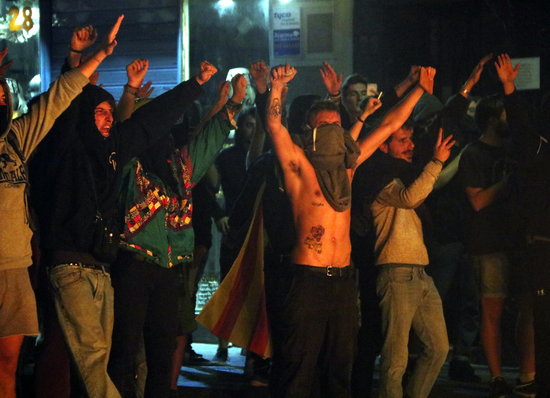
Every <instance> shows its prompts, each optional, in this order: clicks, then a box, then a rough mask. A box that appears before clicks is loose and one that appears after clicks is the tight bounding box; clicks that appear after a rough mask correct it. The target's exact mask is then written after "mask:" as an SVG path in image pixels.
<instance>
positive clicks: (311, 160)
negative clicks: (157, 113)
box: [267, 65, 435, 398]
mask: <svg viewBox="0 0 550 398" xmlns="http://www.w3.org/2000/svg"><path fill="white" fill-rule="evenodd" d="M295 75H296V69H295V68H293V67H291V66H290V65H284V66H278V67H276V68H274V69H273V70H272V72H271V85H272V86H271V93H270V97H269V101H268V109H267V130H268V132H269V134H270V136H271V138H272V140H273V145H274V148H275V152H276V154H277V157H278V159H279V162H280V165H281V168H282V170H283V174H284V181H285V186H286V190H287V194H288V195H289V198H290V201H291V204H292V210H293V216H294V224H295V227H296V231H297V241H296V245H295V248H294V252H293V254H292V262H293V263H294V264H295V267H294V269H293V280H292V285H291V287H290V291H289V292H288V296H287V298H286V300H285V303H284V309H283V314H282V319H283V321H282V322H283V323H284V325H281V329H282V330H284V331H285V332H284V336H283V338H282V339H281V341H276V342H273V344H274V355H273V361H274V363H273V371H272V382H271V383H270V385H271V388H272V395H273V396H275V397H300V398H303V397H308V396H310V395H315V394H316V393H318V392H320V391H322V393H323V395H326V396H329V397H348V396H350V395H351V391H350V383H349V381H350V380H349V379H350V374H351V365H352V359H353V353H354V347H355V341H356V332H357V323H358V312H357V290H356V287H355V280H354V277H355V272H354V270H353V268H352V266H351V259H350V255H351V244H350V239H349V230H350V203H351V186H350V183H351V179H352V177H353V173H354V171H355V169H356V168H357V167H358V166H359V165H360V164H361V163H362V162H363V161H365V159H367V158H368V157H369V156H370V155H371V154H372V153H373V152H374V151H375V150H376V148H377V147H378V146H380V145H381V144H382V143H383V142H384V141H385V140H386V138H388V137H389V136H390V134H392V133H393V132H394V131H396V130H397V129H399V128H400V127H401V126H402V125H403V123H404V122H405V121H406V120H407V118H408V117H409V116H410V114H411V112H412V109H413V107H414V105H415V104H416V102H417V101H418V100H419V98H420V97H421V96H422V94H423V93H424V91H427V92H430V93H431V91H432V89H433V78H434V76H435V69H433V68H422V69H421V74H420V75H421V76H420V82H419V85H418V86H416V87H415V88H413V89H412V90H411V91H410V92H409V94H408V95H407V96H406V97H405V98H404V99H403V101H401V102H400V103H399V104H397V105H396V106H395V107H394V108H392V109H391V110H390V111H389V112H388V113H387V114H386V116H385V117H384V118H383V119H382V121H381V122H380V124H379V125H378V127H377V128H375V129H374V130H373V131H372V132H371V133H370V134H369V135H368V136H367V137H365V138H364V139H362V140H360V141H357V142H355V140H356V139H357V137H358V135H359V132H360V130H361V125H362V123H364V120H365V119H364V118H365V117H366V116H368V115H369V114H370V113H372V112H374V111H375V110H376V109H378V108H379V107H380V105H381V104H380V103H379V101H377V100H375V99H371V101H370V107H367V109H366V111H365V113H363V115H362V116H361V118H358V121H357V122H356V124H355V125H354V127H353V128H352V130H351V131H350V133H347V132H345V131H344V130H343V129H342V128H341V119H340V114H339V112H338V108H337V107H336V106H335V105H334V104H332V103H330V102H325V101H322V102H319V103H316V104H314V105H313V106H312V108H311V109H310V110H309V112H308V115H307V118H306V120H307V121H308V124H309V126H310V127H311V129H312V130H311V131H308V132H306V133H305V134H304V135H303V136H302V137H300V138H299V139H297V140H296V142H294V141H293V140H292V139H291V137H290V135H289V133H288V131H287V129H286V128H285V127H284V125H283V124H282V123H281V114H282V106H283V105H282V99H281V98H282V95H281V93H282V91H283V89H284V87H285V86H286V84H287V83H288V82H289V81H291V80H292V79H293V78H294V76H295ZM316 377H317V378H318V379H317V380H316V379H315V378H316Z"/></svg>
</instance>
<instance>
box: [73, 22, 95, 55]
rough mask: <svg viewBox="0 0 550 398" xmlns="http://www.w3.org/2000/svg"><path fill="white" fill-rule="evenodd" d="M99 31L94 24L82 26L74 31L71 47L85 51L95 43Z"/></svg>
mask: <svg viewBox="0 0 550 398" xmlns="http://www.w3.org/2000/svg"><path fill="white" fill-rule="evenodd" d="M96 39H97V31H96V30H95V28H94V27H93V26H92V25H87V26H82V27H79V28H76V29H75V30H74V31H73V35H72V37H71V49H73V50H77V51H83V50H85V49H87V48H88V47H90V46H91V45H92V44H94V43H95V41H96Z"/></svg>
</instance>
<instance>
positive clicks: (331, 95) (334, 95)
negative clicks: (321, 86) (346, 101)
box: [328, 90, 342, 98]
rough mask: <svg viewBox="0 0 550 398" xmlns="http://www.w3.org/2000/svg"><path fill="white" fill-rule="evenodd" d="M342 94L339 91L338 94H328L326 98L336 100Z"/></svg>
mask: <svg viewBox="0 0 550 398" xmlns="http://www.w3.org/2000/svg"><path fill="white" fill-rule="evenodd" d="M341 94H342V93H341V92H340V90H338V92H337V93H336V94H331V93H328V96H329V97H330V98H338V97H339V96H340V95H341Z"/></svg>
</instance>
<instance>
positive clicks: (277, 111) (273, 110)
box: [269, 98, 282, 117]
mask: <svg viewBox="0 0 550 398" xmlns="http://www.w3.org/2000/svg"><path fill="white" fill-rule="evenodd" d="M281 113H282V112H281V101H280V100H279V98H273V103H272V104H271V106H270V107H269V116H271V117H278V116H281Z"/></svg>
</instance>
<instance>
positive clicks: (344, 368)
mask: <svg viewBox="0 0 550 398" xmlns="http://www.w3.org/2000/svg"><path fill="white" fill-rule="evenodd" d="M280 315H281V317H280V324H279V325H278V326H279V328H278V332H279V333H278V334H279V337H280V338H279V339H278V341H277V342H276V343H275V342H274V350H273V368H272V380H271V383H270V388H271V396H272V397H277V398H280V397H299V398H307V397H311V396H317V395H320V396H326V397H337V398H340V397H350V396H351V389H350V379H351V367H352V362H353V356H354V352H355V346H356V340H357V326H358V308H357V288H356V281H355V278H354V277H353V276H351V277H350V276H346V277H339V276H333V277H329V276H326V275H325V274H322V273H318V272H315V271H311V270H309V269H308V268H306V267H303V266H300V265H295V266H293V280H292V283H291V286H290V290H289V292H288V295H287V297H286V298H285V302H284V304H283V308H282V311H281V314H280Z"/></svg>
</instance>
